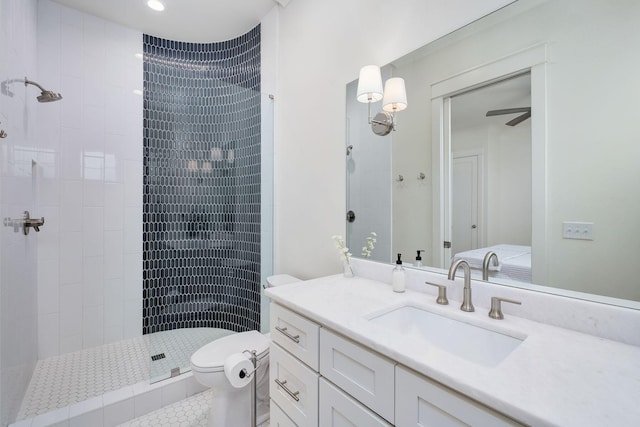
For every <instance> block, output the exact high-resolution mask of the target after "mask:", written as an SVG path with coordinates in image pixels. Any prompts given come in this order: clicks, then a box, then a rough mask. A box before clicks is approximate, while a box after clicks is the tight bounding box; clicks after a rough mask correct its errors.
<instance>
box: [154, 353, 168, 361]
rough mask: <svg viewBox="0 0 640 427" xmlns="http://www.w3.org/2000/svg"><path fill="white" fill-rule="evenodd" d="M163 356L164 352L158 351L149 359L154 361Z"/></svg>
mask: <svg viewBox="0 0 640 427" xmlns="http://www.w3.org/2000/svg"><path fill="white" fill-rule="evenodd" d="M165 357H167V356H165V355H164V353H158V354H154V355H153V356H151V360H153V361H154V362H155V361H156V360H160V359H164V358H165Z"/></svg>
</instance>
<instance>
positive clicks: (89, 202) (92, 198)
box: [82, 179, 105, 207]
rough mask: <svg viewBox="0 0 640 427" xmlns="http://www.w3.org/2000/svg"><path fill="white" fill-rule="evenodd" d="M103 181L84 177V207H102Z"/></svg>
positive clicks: (103, 203)
mask: <svg viewBox="0 0 640 427" xmlns="http://www.w3.org/2000/svg"><path fill="white" fill-rule="evenodd" d="M104 187H105V184H104V181H102V180H89V179H85V180H84V181H83V182H82V204H83V206H85V207H104V205H105V201H104Z"/></svg>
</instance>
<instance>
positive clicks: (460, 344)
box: [369, 306, 523, 367]
mask: <svg viewBox="0 0 640 427" xmlns="http://www.w3.org/2000/svg"><path fill="white" fill-rule="evenodd" d="M369 322H371V323H372V324H375V325H377V326H379V327H380V328H381V329H385V330H388V331H393V332H394V333H396V334H399V335H401V336H403V337H406V338H407V339H408V340H412V341H413V342H415V341H416V340H422V341H426V342H427V344H430V345H433V346H436V347H439V348H440V349H442V350H444V351H446V352H448V353H451V354H455V355H456V356H458V357H460V358H462V359H466V360H468V361H471V362H475V363H478V364H480V365H484V366H489V367H491V366H497V365H498V364H499V363H500V362H501V361H503V360H504V359H505V358H506V357H507V356H508V355H509V354H510V353H511V352H512V351H513V350H514V349H515V348H516V347H518V346H519V345H520V344H521V343H522V341H523V340H522V339H519V338H514V337H512V336H509V335H505V334H502V333H499V332H495V331H491V330H489V329H485V328H482V327H479V326H475V325H471V324H469V323H465V322H460V321H458V320H454V319H450V318H448V317H444V316H440V315H439V314H434V313H431V312H429V311H426V310H422V309H420V308H417V307H413V306H403V307H400V308H397V309H394V310H391V311H388V312H386V313H383V314H379V315H375V316H374V317H371V318H369Z"/></svg>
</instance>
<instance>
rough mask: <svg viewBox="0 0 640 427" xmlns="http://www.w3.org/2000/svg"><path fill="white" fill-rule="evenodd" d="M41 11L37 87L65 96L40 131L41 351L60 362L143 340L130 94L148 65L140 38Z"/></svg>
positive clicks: (59, 11)
mask: <svg viewBox="0 0 640 427" xmlns="http://www.w3.org/2000/svg"><path fill="white" fill-rule="evenodd" d="M33 4H34V5H36V4H37V7H38V12H37V13H38V16H40V17H42V18H43V19H41V20H40V21H39V23H38V30H37V32H38V36H37V49H38V58H39V64H40V66H39V67H38V75H37V77H38V81H40V80H41V81H42V82H43V84H44V85H45V86H47V87H51V88H52V89H53V90H56V91H58V92H60V93H62V94H63V96H64V102H60V103H55V104H52V105H51V106H49V107H52V108H49V109H48V110H47V111H46V112H44V113H43V114H42V121H41V122H40V123H38V130H37V132H36V134H37V135H38V139H39V143H38V149H39V150H40V151H39V152H38V159H37V160H38V176H39V181H38V183H39V185H38V192H39V199H40V205H41V206H42V207H43V209H42V212H46V214H47V216H48V218H47V224H48V225H49V226H50V227H48V228H47V231H48V233H47V234H46V236H45V235H44V234H42V233H41V234H42V235H38V247H39V251H38V260H39V261H40V262H41V268H40V269H39V272H38V274H39V277H40V278H41V283H40V286H41V291H42V292H41V297H42V298H41V299H40V305H39V316H40V317H39V324H40V325H41V326H42V328H41V330H42V331H44V330H46V331H47V334H44V333H41V334H39V343H40V346H41V348H42V349H43V352H42V354H47V355H53V354H55V353H58V352H67V351H73V350H77V349H80V348H82V347H87V346H89V345H99V344H103V343H106V342H112V341H114V340H120V339H122V338H124V337H125V336H138V335H140V334H141V322H142V320H141V316H142V300H141V299H142V256H141V253H142V111H143V110H142V98H141V97H139V96H135V95H133V94H132V93H131V91H130V90H129V88H128V86H136V87H140V88H141V87H142V77H143V73H142V61H140V60H139V59H137V58H135V56H134V55H133V54H134V53H135V52H141V51H142V34H141V33H139V32H137V31H134V30H130V29H127V28H125V27H122V26H120V25H118V24H114V23H111V22H106V21H104V20H102V19H100V18H97V17H94V16H91V15H87V14H84V13H82V12H79V11H76V10H73V9H70V8H68V7H65V6H61V5H58V4H56V3H54V2H52V1H50V0H39V1H38V2H35V1H34V2H33ZM45 18H46V19H45ZM3 23H4V20H3ZM1 28H2V31H3V32H5V33H8V32H12V31H13V30H11V29H8V28H6V27H5V26H4V25H3V26H1ZM35 33H36V32H35V30H34V31H33V43H34V44H36V38H35ZM17 39H19V40H22V38H21V37H18V38H17ZM21 43H23V41H21ZM32 50H33V49H32ZM20 52H21V53H20V55H23V53H22V49H20ZM34 56H35V55H34ZM33 63H34V64H35V62H33ZM8 65H10V66H13V65H11V64H8ZM16 73H17V75H22V74H24V72H23V71H21V70H16ZM45 83H46V84H45ZM14 101H15V99H14ZM29 105H30V104H29ZM34 108H35V106H34ZM23 119H24V117H23V115H22V114H17V115H16V120H23ZM16 123H17V122H16ZM125 160H129V161H130V162H129V163H126V162H125ZM2 181H3V182H2V184H1V185H3V189H4V188H7V191H10V189H11V188H14V187H15V185H14V184H13V183H12V182H10V181H6V180H4V179H3V180H2ZM7 194H8V193H7ZM20 194H21V193H20V192H18V191H16V194H15V195H16V196H20ZM36 215H44V214H40V213H36ZM125 259H127V260H128V261H125ZM134 263H137V265H135V266H134ZM56 268H57V271H56ZM126 280H129V283H128V284H127V285H126V287H125V281H126ZM125 289H126V292H125ZM55 316H57V317H55ZM54 318H55V322H54V323H46V322H45V319H46V320H47V322H50V321H53V320H54ZM45 325H46V328H45Z"/></svg>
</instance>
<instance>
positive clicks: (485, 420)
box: [395, 365, 523, 427]
mask: <svg viewBox="0 0 640 427" xmlns="http://www.w3.org/2000/svg"><path fill="white" fill-rule="evenodd" d="M395 389H396V425H397V426H401V427H454V426H455V427H462V426H474V427H475V426H477V427H503V426H522V425H523V424H519V423H518V422H516V421H514V420H512V419H510V418H507V417H505V416H503V415H502V414H499V413H497V412H495V411H493V410H491V409H490V408H487V407H486V406H484V405H481V404H479V403H478V402H475V401H473V400H471V399H469V398H468V397H466V396H464V395H462V394H460V393H457V392H455V391H453V390H451V389H449V388H447V387H445V386H443V385H442V384H439V383H437V382H435V381H432V380H430V379H428V378H426V377H424V376H422V375H420V374H417V373H415V372H413V371H411V370H409V369H407V368H405V367H403V366H400V365H398V366H396V387H395Z"/></svg>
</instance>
